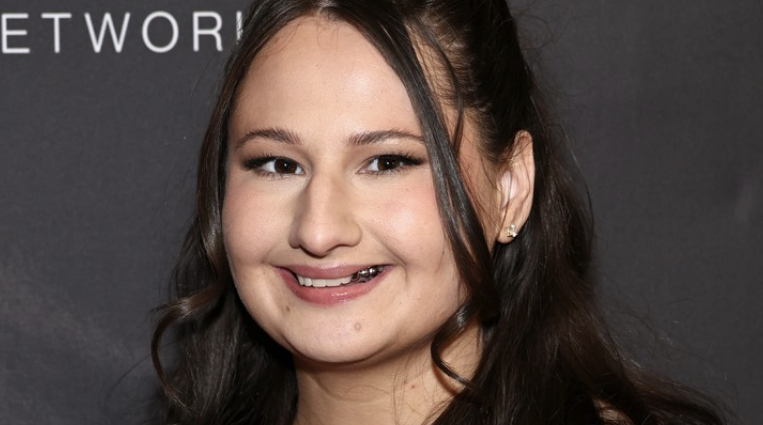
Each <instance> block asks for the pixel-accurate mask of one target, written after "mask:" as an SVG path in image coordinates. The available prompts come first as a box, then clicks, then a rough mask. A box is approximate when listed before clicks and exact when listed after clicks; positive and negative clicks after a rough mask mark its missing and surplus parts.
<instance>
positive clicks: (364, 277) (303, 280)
mask: <svg viewBox="0 0 763 425" xmlns="http://www.w3.org/2000/svg"><path fill="white" fill-rule="evenodd" d="M383 270H384V266H371V267H367V268H365V269H361V270H358V271H357V272H355V273H353V274H352V275H350V276H346V277H340V278H339V279H313V278H309V277H304V276H300V275H298V274H296V273H294V276H295V277H296V278H297V281H298V282H299V284H300V285H301V286H312V287H314V288H324V287H334V286H341V285H349V284H351V283H364V282H368V281H369V280H371V279H373V278H375V277H376V276H378V275H379V274H381V272H382V271H383Z"/></svg>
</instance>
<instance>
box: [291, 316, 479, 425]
mask: <svg viewBox="0 0 763 425" xmlns="http://www.w3.org/2000/svg"><path fill="white" fill-rule="evenodd" d="M429 350H430V348H429V345H425V346H422V347H418V348H417V349H416V350H412V352H411V353H407V354H406V355H405V356H404V357H401V358H393V359H386V360H382V361H374V362H371V361H363V362H359V363H354V364H342V365H335V364H321V363H314V362H309V361H306V360H302V359H295V364H296V367H297V382H298V386H299V405H298V409H297V419H296V422H295V424H296V425H350V424H352V425H357V424H363V425H391V424H395V425H422V424H429V423H431V422H432V421H433V420H434V419H436V417H437V415H438V414H439V413H440V412H441V411H442V409H444V408H445V407H446V406H447V404H448V403H449V402H450V401H451V400H452V399H453V397H454V396H455V395H456V394H458V392H459V391H461V389H462V386H461V385H460V384H459V383H458V382H456V381H454V380H453V379H451V378H449V377H448V376H447V375H445V374H444V373H443V372H442V371H441V370H440V369H439V368H438V367H437V366H436V365H435V364H434V362H433V361H432V359H431V356H430V351H429ZM442 357H443V360H444V361H445V362H446V363H447V364H448V365H449V366H450V367H451V368H452V369H453V370H454V371H455V372H456V373H458V374H460V375H461V376H464V377H467V378H470V377H471V376H472V375H473V373H474V370H475V368H476V365H477V362H478V361H479V358H480V346H479V330H478V327H477V326H476V325H475V326H470V327H469V328H468V330H467V331H465V332H464V333H463V334H462V335H460V336H459V337H458V338H457V340H456V341H454V342H452V343H451V344H449V346H447V347H445V348H444V350H443V353H442Z"/></svg>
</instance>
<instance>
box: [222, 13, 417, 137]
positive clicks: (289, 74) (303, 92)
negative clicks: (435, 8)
mask: <svg viewBox="0 0 763 425" xmlns="http://www.w3.org/2000/svg"><path fill="white" fill-rule="evenodd" d="M306 115H309V116H315V118H316V119H317V120H323V121H325V122H327V123H334V122H335V121H337V118H341V120H342V121H344V123H345V124H346V125H347V126H356V127H358V126H360V127H363V126H373V127H386V128H389V127H407V128H403V129H405V130H417V127H418V121H417V119H416V115H415V114H414V111H413V108H412V107H411V104H410V100H409V98H408V94H407V92H406V90H405V87H404V86H403V84H402V82H401V81H400V79H399V78H398V76H397V74H395V72H394V71H393V70H392V68H391V67H390V66H389V65H388V64H387V63H386V61H385V60H384V58H383V57H382V55H381V54H380V53H379V52H378V51H377V50H376V48H375V47H374V46H373V45H372V44H371V43H370V42H369V41H368V40H367V39H366V38H365V37H364V36H363V35H362V34H361V33H360V32H358V30H357V29H355V27H353V26H352V25H350V24H347V23H344V22H341V21H331V20H327V19H322V18H317V17H304V18H300V19H298V20H295V21H293V22H291V23H290V24H288V25H287V26H286V27H284V28H283V29H281V30H280V31H279V32H278V33H276V35H275V36H274V37H273V38H272V39H271V40H270V41H269V42H268V43H267V44H266V46H265V48H264V49H263V50H262V51H261V52H259V53H258V54H257V56H256V57H255V59H254V61H253V62H252V64H251V66H250V68H249V70H248V72H247V75H246V76H245V78H244V81H243V82H242V85H241V87H240V88H239V93H238V101H237V105H236V108H235V110H234V115H233V117H232V127H233V128H232V130H233V129H235V127H236V126H237V124H241V121H250V120H253V119H256V120H257V121H263V120H264V121H267V123H268V125H273V126H276V125H283V124H288V121H291V122H292V123H293V122H294V120H295V119H296V120H301V119H303V118H304V116H306ZM401 118H403V119H402V120H401ZM401 121H402V122H401ZM412 125H413V126H414V127H416V128H415V129H411V128H410V127H411V126H412ZM351 130H369V128H352V129H351Z"/></svg>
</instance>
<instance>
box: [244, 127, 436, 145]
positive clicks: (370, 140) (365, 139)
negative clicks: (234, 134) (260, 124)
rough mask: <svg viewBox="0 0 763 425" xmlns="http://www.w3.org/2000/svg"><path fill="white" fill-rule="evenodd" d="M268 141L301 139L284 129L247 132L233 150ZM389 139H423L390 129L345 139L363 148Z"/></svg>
mask: <svg viewBox="0 0 763 425" xmlns="http://www.w3.org/2000/svg"><path fill="white" fill-rule="evenodd" d="M258 138H262V139H269V140H272V141H275V142H278V143H283V144H287V145H299V144H302V139H300V137H299V136H298V135H297V134H296V133H294V132H292V131H289V130H286V129H284V128H264V129H257V130H251V131H248V132H247V133H246V134H245V135H244V136H243V137H242V138H240V139H239V140H238V141H236V142H235V146H234V149H239V148H241V147H243V146H244V145H245V144H246V143H247V142H249V141H252V140H254V139H258ZM389 139H411V140H414V141H416V142H419V143H422V144H423V143H424V138H422V137H421V136H418V135H415V134H413V133H409V132H407V131H405V130H399V129H390V130H374V131H364V132H361V133H356V134H353V135H352V136H350V137H349V139H347V144H348V145H354V146H364V145H373V144H375V143H381V142H384V141H386V140H389Z"/></svg>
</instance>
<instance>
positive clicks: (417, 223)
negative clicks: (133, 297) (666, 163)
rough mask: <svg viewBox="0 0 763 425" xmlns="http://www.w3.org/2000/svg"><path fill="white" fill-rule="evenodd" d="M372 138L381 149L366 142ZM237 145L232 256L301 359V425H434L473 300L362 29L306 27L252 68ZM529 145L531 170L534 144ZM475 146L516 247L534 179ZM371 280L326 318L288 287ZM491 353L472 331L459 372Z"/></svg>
mask: <svg viewBox="0 0 763 425" xmlns="http://www.w3.org/2000/svg"><path fill="white" fill-rule="evenodd" d="M274 130H277V131H274ZM373 132H375V133H374V134H377V135H381V136H379V137H377V138H376V139H375V140H372V141H369V140H365V142H364V143H357V141H358V139H361V140H362V139H363V137H362V136H363V135H368V134H371V133H373ZM229 134H230V138H229V141H228V143H229V152H230V154H229V158H228V163H227V180H226V192H225V193H226V194H225V200H224V203H223V237H224V240H225V247H226V251H227V253H228V259H229V263H230V267H231V271H232V273H233V277H234V281H235V282H236V286H237V290H238V293H239V296H240V297H241V300H242V301H243V303H244V305H245V306H246V308H247V310H248V311H249V313H250V314H251V315H252V317H253V318H254V319H255V320H256V321H257V323H258V324H259V325H260V326H262V328H263V329H264V330H265V331H266V332H267V333H268V334H269V335H270V336H271V337H272V338H273V339H274V340H275V341H277V342H278V343H279V344H281V345H283V346H284V347H286V348H287V349H288V350H290V351H291V352H292V353H293V355H294V359H295V365H296V368H297V379H298V384H299V394H300V401H299V409H298V414H297V422H298V423H311V424H321V423H325V424H329V423H330V424H342V423H347V424H350V423H352V424H357V423H364V424H376V423H398V424H407V423H411V424H413V423H417V424H421V423H426V422H428V420H429V418H431V415H432V414H436V412H437V411H438V409H439V408H440V406H442V404H443V403H445V402H447V401H448V400H449V399H450V398H451V397H452V396H453V394H454V392H455V391H457V390H458V389H459V387H458V386H457V385H456V384H454V383H453V382H451V381H449V380H448V379H447V378H445V377H444V376H443V374H442V373H440V372H439V370H438V369H437V368H436V367H434V365H433V364H432V362H431V358H430V355H429V346H430V343H431V338H432V335H433V333H434V332H435V331H436V330H437V328H438V327H439V326H440V325H441V324H442V323H443V322H444V320H445V319H446V318H447V317H449V316H450V315H451V314H452V313H453V312H454V311H455V310H456V309H457V307H458V306H459V305H460V303H461V302H462V301H463V300H464V297H465V294H464V291H463V288H462V286H461V285H460V283H459V281H458V279H457V270H456V266H455V263H454V260H453V257H452V253H451V250H450V248H449V246H448V243H447V239H446V237H445V235H444V233H443V229H442V225H441V221H440V215H439V212H438V208H437V202H436V198H435V190H434V186H433V182H432V176H431V170H430V167H429V162H428V155H427V150H426V146H425V145H424V144H423V142H422V141H421V140H420V131H419V127H418V121H417V118H416V115H415V114H414V111H413V109H412V107H411V104H410V101H409V99H408V96H407V93H406V91H405V89H404V87H403V85H402V83H401V82H400V80H399V79H398V77H397V76H396V75H395V73H394V72H393V71H392V69H391V68H390V67H389V66H388V65H387V64H386V63H385V62H384V60H383V58H382V57H381V55H380V54H379V53H378V52H377V51H376V50H375V49H374V48H373V46H372V45H371V44H370V43H369V42H368V41H367V40H366V39H365V38H364V37H363V36H362V35H361V34H360V33H358V32H357V31H356V30H355V29H354V28H353V27H351V26H349V25H347V24H344V23H341V22H329V21H326V20H322V19H320V18H302V19H299V20H297V21H295V22H293V23H291V24H290V25H288V26H287V27H286V28H284V29H283V30H281V31H280V32H279V33H278V34H277V35H276V37H275V38H274V39H273V40H271V41H270V43H269V44H268V46H267V47H266V49H265V50H264V51H263V52H261V53H260V54H259V55H258V56H257V58H256V59H255V61H254V62H253V64H252V66H251V68H250V70H249V73H248V75H247V76H246V78H245V80H244V82H243V85H242V87H241V89H240V96H239V99H238V102H237V105H236V108H235V110H234V113H233V116H232V118H231V121H230V132H229ZM287 134H288V136H285V135H287ZM518 137H523V138H524V139H523V140H524V141H525V143H520V144H519V145H520V146H521V145H524V146H525V149H520V151H519V153H518V154H517V155H516V156H515V157H516V158H519V159H520V160H518V161H516V163H517V164H525V163H528V160H527V152H526V151H528V148H527V146H529V145H531V139H530V138H529V135H527V134H526V133H525V134H524V135H522V134H520V135H519V136H518ZM477 139H478V136H477V135H476V133H475V131H474V130H473V129H472V128H471V126H470V125H469V123H468V122H467V131H466V138H465V140H464V144H463V148H462V157H461V160H462V163H463V169H464V172H465V174H466V176H465V177H466V181H467V184H468V186H469V189H470V193H471V194H472V195H473V197H474V199H475V201H476V202H477V203H478V204H479V205H480V210H481V211H483V212H482V216H483V217H484V222H485V223H484V226H483V227H484V228H485V229H486V232H489V234H490V237H491V238H494V239H496V240H498V241H499V242H509V241H510V238H509V239H507V238H505V237H503V236H502V235H504V234H503V233H502V232H501V229H502V228H503V227H505V222H509V221H507V220H510V222H511V223H517V224H519V225H521V223H523V222H524V219H526V215H525V211H524V210H523V209H522V208H519V206H518V205H519V204H520V203H522V204H524V203H527V202H529V201H528V200H529V199H531V193H532V191H531V189H532V183H531V177H530V176H531V174H532V172H533V171H534V170H531V169H529V167H527V166H523V167H524V168H525V169H524V171H522V169H521V168H520V167H517V166H511V167H510V166H502V167H492V166H486V165H485V164H484V161H483V160H482V158H481V156H480V155H479V153H478V150H477V148H476V144H475V142H474V140H477ZM522 152H524V154H522ZM529 152H530V154H529V164H531V163H532V154H531V149H529ZM523 155H524V156H523ZM522 175H524V177H517V176H522ZM507 176H508V177H507ZM524 180H527V181H525V182H524V183H523V181H524ZM528 194H529V195H528ZM512 199H517V200H519V199H523V201H522V202H517V203H514V202H510V201H511V200H512ZM526 209H527V211H529V203H528V205H527V207H526ZM523 217H524V218H523ZM511 220H513V221H511ZM518 220H521V221H518ZM502 238H503V239H502ZM369 265H384V269H385V272H384V274H383V275H382V276H380V277H378V278H376V279H375V280H374V281H373V282H374V283H373V287H372V289H371V290H370V291H368V292H366V293H363V294H361V295H360V296H357V297H354V298H351V299H348V300H344V301H342V302H338V303H331V304H328V305H325V304H320V303H315V302H311V301H309V300H305V299H303V298H300V297H299V296H298V295H297V294H296V293H295V292H294V291H293V290H292V289H290V288H289V286H288V285H287V283H286V282H285V281H286V280H288V278H285V277H284V276H285V275H287V276H290V272H291V271H294V270H296V269H299V268H300V267H302V268H304V269H305V270H310V272H305V273H306V274H310V273H313V272H315V271H316V270H317V272H315V273H318V274H320V273H322V272H325V271H326V270H328V271H329V273H330V271H331V270H334V269H336V268H337V267H343V266H346V267H350V268H352V267H356V266H358V267H360V266H369ZM299 270H303V269H299ZM369 283H370V282H369ZM361 285H368V283H364V284H361ZM369 287H371V286H369ZM311 289H312V290H315V291H320V290H321V289H320V288H311ZM479 349H480V348H479V329H478V328H477V326H472V327H471V328H470V329H468V330H467V332H465V333H464V334H463V335H462V336H461V337H460V338H459V339H457V340H456V341H454V342H453V343H452V344H451V345H450V346H449V347H447V349H446V350H445V359H446V361H448V362H449V363H450V364H451V365H452V366H453V367H454V368H455V370H457V371H459V372H460V373H462V374H464V375H465V376H469V375H470V374H471V372H472V371H473V369H474V367H475V365H476V362H477V361H478V359H479V356H480V352H479Z"/></svg>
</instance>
